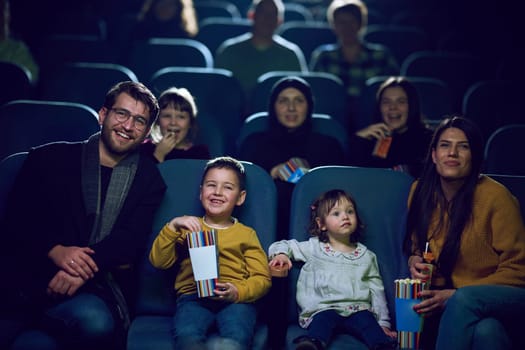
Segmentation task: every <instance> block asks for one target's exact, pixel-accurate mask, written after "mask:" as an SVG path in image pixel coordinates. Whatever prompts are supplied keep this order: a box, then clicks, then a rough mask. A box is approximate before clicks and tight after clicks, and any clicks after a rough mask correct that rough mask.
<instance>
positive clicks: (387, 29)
mask: <svg viewBox="0 0 525 350" xmlns="http://www.w3.org/2000/svg"><path fill="white" fill-rule="evenodd" d="M363 40H364V41H365V42H369V43H374V44H380V45H383V46H385V47H386V48H388V50H389V51H390V52H391V53H392V55H393V56H394V57H395V59H396V61H397V63H398V64H401V63H402V62H403V61H404V60H405V58H407V57H408V55H410V54H411V53H414V52H417V51H423V50H430V49H432V48H433V47H432V45H431V42H430V38H429V37H428V35H427V34H426V33H425V32H424V31H423V30H422V29H420V28H418V27H415V26H401V25H386V24H383V25H380V24H376V25H369V26H368V27H367V28H366V32H365V33H364V34H363Z"/></svg>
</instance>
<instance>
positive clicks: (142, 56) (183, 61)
mask: <svg viewBox="0 0 525 350" xmlns="http://www.w3.org/2000/svg"><path fill="white" fill-rule="evenodd" d="M125 65H126V66H127V67H129V68H130V69H131V70H132V71H133V72H134V73H135V74H136V75H137V77H138V78H139V80H140V81H143V82H145V83H146V84H147V83H149V82H150V81H151V78H152V76H153V74H154V73H155V72H156V71H158V70H159V69H162V68H165V67H207V68H211V67H213V56H212V54H211V52H210V50H209V49H208V48H207V47H206V45H204V44H203V43H201V42H199V41H197V40H193V39H180V38H177V39H171V38H151V39H148V40H141V41H137V42H135V43H134V45H133V48H132V50H131V53H130V54H129V60H128V62H127V64H125Z"/></svg>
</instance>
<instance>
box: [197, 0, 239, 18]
mask: <svg viewBox="0 0 525 350" xmlns="http://www.w3.org/2000/svg"><path fill="white" fill-rule="evenodd" d="M193 6H194V7H195V12H196V13H197V19H198V20H199V22H202V21H203V20H204V19H206V18H211V17H224V18H231V19H234V18H241V13H240V12H239V9H238V8H237V6H235V5H234V4H233V3H231V2H230V1H225V0H213V1H210V0H202V1H197V2H195V3H194V5H193Z"/></svg>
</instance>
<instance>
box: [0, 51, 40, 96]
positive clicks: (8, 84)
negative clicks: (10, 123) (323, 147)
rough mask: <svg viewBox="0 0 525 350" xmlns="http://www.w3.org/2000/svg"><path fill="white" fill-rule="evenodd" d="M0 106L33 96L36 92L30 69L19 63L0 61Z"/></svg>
mask: <svg viewBox="0 0 525 350" xmlns="http://www.w3.org/2000/svg"><path fill="white" fill-rule="evenodd" d="M0 76H1V77H2V84H1V85H0V106H1V105H3V104H4V103H6V102H9V101H13V100H21V99H28V98H33V95H34V93H35V89H34V86H33V84H32V82H31V73H30V72H29V70H28V69H27V68H25V67H23V66H21V65H19V64H17V63H13V62H7V61H0Z"/></svg>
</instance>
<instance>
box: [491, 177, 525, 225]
mask: <svg viewBox="0 0 525 350" xmlns="http://www.w3.org/2000/svg"><path fill="white" fill-rule="evenodd" d="M486 175H487V176H490V177H491V178H492V179H494V180H496V181H498V182H499V183H501V184H503V185H505V187H507V189H508V190H509V191H510V192H511V193H512V194H513V195H514V197H516V199H517V200H518V202H519V203H520V212H521V218H522V219H523V220H524V222H525V175H503V174H493V173H487V174H486Z"/></svg>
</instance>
